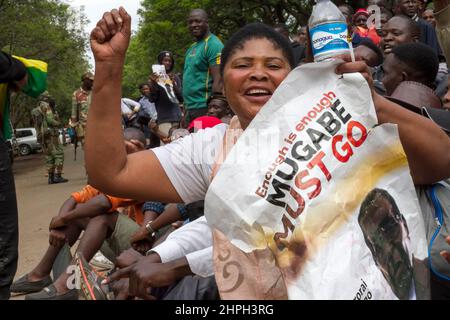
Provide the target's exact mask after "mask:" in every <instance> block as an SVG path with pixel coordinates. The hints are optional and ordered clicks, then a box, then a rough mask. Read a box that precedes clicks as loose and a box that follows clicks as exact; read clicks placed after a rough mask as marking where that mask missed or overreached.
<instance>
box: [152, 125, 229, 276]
mask: <svg viewBox="0 0 450 320" xmlns="http://www.w3.org/2000/svg"><path fill="white" fill-rule="evenodd" d="M226 129H227V125H226V124H220V125H217V126H215V127H214V128H208V129H205V130H200V131H199V132H197V133H194V134H191V135H189V136H186V137H184V138H183V139H180V140H177V141H175V142H172V143H171V144H168V145H165V146H163V147H160V148H155V149H152V151H153V152H154V153H155V155H156V157H157V158H158V160H159V162H160V163H161V165H162V167H163V169H164V171H165V172H166V174H167V176H168V177H169V180H170V182H171V183H172V185H173V186H174V187H175V190H176V191H177V192H178V194H179V195H180V197H181V199H183V201H184V203H192V202H195V201H199V200H204V199H205V196H206V192H207V191H208V187H209V184H210V182H211V173H212V169H213V166H214V164H215V160H216V157H217V154H218V152H219V150H220V149H219V148H220V146H221V144H222V142H223V136H224V135H225V131H226ZM151 251H153V252H156V253H158V255H159V256H160V257H161V261H162V262H163V263H164V262H168V261H173V260H175V259H179V258H182V257H186V259H187V260H188V263H189V267H190V268H191V271H192V272H193V273H195V274H197V275H199V276H202V277H208V276H211V275H213V274H214V268H213V261H212V234H211V228H210V227H209V225H208V223H207V222H206V218H205V217H201V218H198V219H197V220H195V221H193V222H191V223H188V224H187V225H185V226H183V227H182V228H180V229H178V230H176V231H174V232H173V233H171V234H170V235H169V236H168V237H167V239H166V240H165V241H164V242H163V243H161V244H160V245H158V246H156V247H155V248H153V249H152V250H151Z"/></svg>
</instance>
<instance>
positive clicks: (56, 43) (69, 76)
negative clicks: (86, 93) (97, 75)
mask: <svg viewBox="0 0 450 320" xmlns="http://www.w3.org/2000/svg"><path fill="white" fill-rule="evenodd" d="M0 20H1V21H9V22H11V23H3V25H2V31H1V32H0V48H2V50H4V51H5V52H8V53H11V54H14V55H18V56H22V57H25V58H28V59H37V60H42V61H45V62H47V63H48V91H49V93H50V94H51V95H52V97H53V98H54V99H55V100H56V104H57V108H58V111H59V113H60V116H61V117H62V118H63V120H64V121H67V119H68V117H69V116H70V112H71V111H70V110H71V99H72V93H73V92H74V91H75V90H76V89H77V87H79V86H80V82H81V75H82V74H83V73H84V72H85V71H87V70H88V68H89V65H88V62H87V56H86V48H87V39H88V37H87V34H85V33H84V32H83V26H84V25H86V24H87V20H86V17H85V16H84V14H83V12H80V11H74V10H73V9H72V8H71V7H70V6H69V5H67V4H64V3H62V2H61V1H59V0H0ZM11 102H12V103H11V106H12V109H13V112H12V117H11V119H12V122H13V126H14V127H24V126H30V125H31V124H32V123H31V119H30V111H31V109H33V108H34V107H35V106H36V99H32V98H29V97H27V96H25V95H17V96H14V97H13V98H12V101H11Z"/></svg>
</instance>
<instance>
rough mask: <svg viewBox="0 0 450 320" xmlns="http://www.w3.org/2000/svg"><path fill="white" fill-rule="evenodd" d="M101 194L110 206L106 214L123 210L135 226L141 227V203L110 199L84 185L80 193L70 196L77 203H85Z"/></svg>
mask: <svg viewBox="0 0 450 320" xmlns="http://www.w3.org/2000/svg"><path fill="white" fill-rule="evenodd" d="M101 194H103V195H105V197H106V198H107V199H108V201H109V203H110V204H111V209H110V210H109V211H108V212H114V211H117V209H119V208H124V209H125V210H124V214H126V215H127V216H128V217H130V218H131V219H133V220H134V221H136V223H137V224H139V225H142V223H143V222H144V214H143V213H142V202H139V201H136V200H131V199H122V198H117V197H111V196H108V195H107V194H104V193H102V192H100V191H98V190H97V189H95V188H94V187H92V186H90V185H86V186H85V187H84V188H83V189H82V190H81V191H78V192H74V193H72V195H71V196H72V198H73V199H74V200H75V201H76V202H77V203H85V202H87V201H89V200H91V199H92V198H94V197H96V196H98V195H101Z"/></svg>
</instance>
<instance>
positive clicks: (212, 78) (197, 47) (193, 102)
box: [183, 9, 223, 123]
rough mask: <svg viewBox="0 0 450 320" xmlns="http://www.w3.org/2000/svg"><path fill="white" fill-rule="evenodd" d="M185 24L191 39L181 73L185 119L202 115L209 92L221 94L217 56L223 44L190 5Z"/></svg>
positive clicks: (203, 15) (204, 15)
mask: <svg viewBox="0 0 450 320" xmlns="http://www.w3.org/2000/svg"><path fill="white" fill-rule="evenodd" d="M188 28H189V31H190V32H191V34H192V36H194V38H195V41H196V42H195V43H194V44H192V45H191V47H190V48H189V49H188V50H187V52H186V57H185V63H184V74H183V98H184V104H185V106H186V114H187V118H186V121H185V122H186V123H190V122H191V121H192V120H194V119H195V118H198V117H201V116H204V115H206V113H207V112H208V108H207V105H206V102H207V100H208V98H209V97H210V96H211V95H213V94H222V84H221V77H220V58H221V53H222V49H223V44H222V42H221V41H220V40H219V38H217V37H216V36H215V35H214V34H212V33H211V32H210V31H209V25H208V15H207V13H206V12H205V10H203V9H194V10H192V11H191V13H190V14H189V17H188Z"/></svg>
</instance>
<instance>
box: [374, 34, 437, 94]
mask: <svg viewBox="0 0 450 320" xmlns="http://www.w3.org/2000/svg"><path fill="white" fill-rule="evenodd" d="M438 68H439V61H438V58H437V56H436V54H435V53H434V51H433V50H432V49H431V48H430V47H429V46H427V45H424V44H422V43H406V44H401V45H398V46H396V47H394V48H393V49H392V52H391V54H389V55H387V56H386V60H385V61H384V64H383V70H384V77H383V84H384V87H385V88H386V94H387V95H388V96H390V95H392V93H393V92H394V90H395V88H397V86H398V85H399V84H400V83H401V82H403V81H414V82H418V83H421V84H423V85H425V86H427V87H429V88H430V89H433V90H434V80H435V79H436V75H437V72H438Z"/></svg>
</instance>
